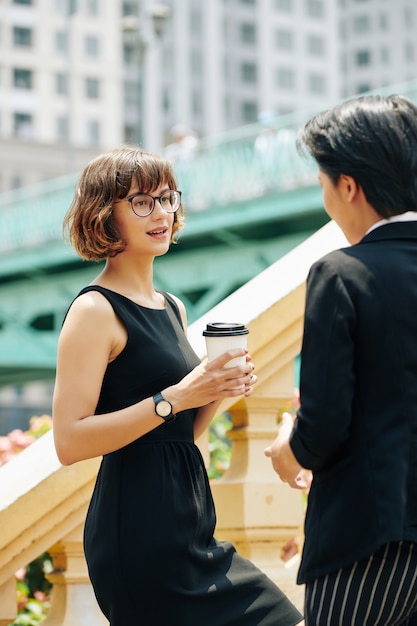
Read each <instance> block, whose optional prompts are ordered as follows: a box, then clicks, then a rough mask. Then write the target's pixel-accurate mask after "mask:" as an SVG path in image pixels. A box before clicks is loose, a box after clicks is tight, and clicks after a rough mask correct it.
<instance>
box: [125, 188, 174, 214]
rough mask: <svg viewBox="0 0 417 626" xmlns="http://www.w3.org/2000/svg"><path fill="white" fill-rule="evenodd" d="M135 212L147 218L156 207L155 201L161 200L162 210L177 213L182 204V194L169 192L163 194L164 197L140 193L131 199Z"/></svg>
mask: <svg viewBox="0 0 417 626" xmlns="http://www.w3.org/2000/svg"><path fill="white" fill-rule="evenodd" d="M129 200H130V203H131V205H132V209H133V211H134V212H135V213H136V215H138V216H139V217H146V216H147V215H149V214H150V213H152V211H153V210H154V207H155V200H159V202H160V204H161V206H162V208H163V209H164V210H165V211H166V212H167V213H175V211H177V210H178V209H179V207H180V204H181V192H180V191H174V190H169V191H166V192H165V193H163V194H162V196H159V197H158V196H150V195H149V194H147V193H139V194H136V195H135V196H133V197H131V198H129Z"/></svg>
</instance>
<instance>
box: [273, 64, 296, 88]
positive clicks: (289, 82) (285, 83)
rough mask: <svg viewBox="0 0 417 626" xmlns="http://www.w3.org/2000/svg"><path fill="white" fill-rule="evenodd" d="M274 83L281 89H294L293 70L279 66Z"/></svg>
mask: <svg viewBox="0 0 417 626" xmlns="http://www.w3.org/2000/svg"><path fill="white" fill-rule="evenodd" d="M276 83H277V85H278V87H281V88H282V89H289V90H292V89H294V86H295V75H294V70H292V69H291V68H287V67H279V68H278V70H277V73H276Z"/></svg>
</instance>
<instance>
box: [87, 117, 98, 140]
mask: <svg viewBox="0 0 417 626" xmlns="http://www.w3.org/2000/svg"><path fill="white" fill-rule="evenodd" d="M87 142H88V143H89V144H90V145H91V146H97V145H98V144H99V142H100V124H99V122H98V121H97V120H88V121H87Z"/></svg>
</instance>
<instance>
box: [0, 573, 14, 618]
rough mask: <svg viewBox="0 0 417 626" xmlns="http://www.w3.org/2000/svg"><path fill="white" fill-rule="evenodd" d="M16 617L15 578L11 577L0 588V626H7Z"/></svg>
mask: <svg viewBox="0 0 417 626" xmlns="http://www.w3.org/2000/svg"><path fill="white" fill-rule="evenodd" d="M16 615H17V600H16V578H15V577H14V576H13V577H12V578H9V580H8V581H7V582H5V583H3V585H1V587H0V626H8V624H10V622H12V621H13V620H14V619H15V618H16Z"/></svg>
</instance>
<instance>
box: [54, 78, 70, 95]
mask: <svg viewBox="0 0 417 626" xmlns="http://www.w3.org/2000/svg"><path fill="white" fill-rule="evenodd" d="M55 91H56V93H58V94H59V95H61V96H67V95H68V74H56V76H55Z"/></svg>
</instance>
